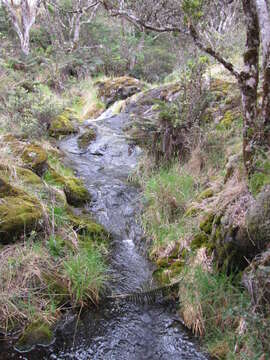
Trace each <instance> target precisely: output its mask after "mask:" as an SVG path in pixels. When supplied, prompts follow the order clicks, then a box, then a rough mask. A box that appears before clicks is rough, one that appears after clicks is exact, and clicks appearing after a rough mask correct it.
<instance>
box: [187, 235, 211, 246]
mask: <svg viewBox="0 0 270 360" xmlns="http://www.w3.org/2000/svg"><path fill="white" fill-rule="evenodd" d="M208 242H209V238H208V236H207V235H206V234H205V233H204V232H199V233H198V234H196V235H195V236H194V238H193V240H192V242H191V245H190V248H191V250H197V249H199V248H201V247H207V246H208Z"/></svg>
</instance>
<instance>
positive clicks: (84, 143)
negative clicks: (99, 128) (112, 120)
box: [77, 129, 96, 149]
mask: <svg viewBox="0 0 270 360" xmlns="http://www.w3.org/2000/svg"><path fill="white" fill-rule="evenodd" d="M95 139H96V132H95V130H94V129H88V130H87V131H86V132H84V133H83V134H81V135H80V136H79V137H78V140H77V141H78V145H79V147H80V148H82V149H85V148H87V147H88V146H89V144H90V143H91V141H93V140H95Z"/></svg>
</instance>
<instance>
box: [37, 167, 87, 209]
mask: <svg viewBox="0 0 270 360" xmlns="http://www.w3.org/2000/svg"><path fill="white" fill-rule="evenodd" d="M44 178H45V180H46V181H48V182H49V183H50V184H52V185H58V186H61V187H62V188H63V190H64V193H65V195H66V199H67V202H68V203H69V204H70V205H73V206H77V207H80V206H81V205H84V204H85V203H87V202H88V201H90V200H91V196H90V193H89V191H88V190H87V189H86V187H85V186H84V184H83V182H82V180H80V179H78V178H75V177H73V176H61V175H60V174H58V173H57V172H56V171H55V170H54V169H53V168H51V167H50V168H49V170H48V171H47V173H46V174H45V177H44Z"/></svg>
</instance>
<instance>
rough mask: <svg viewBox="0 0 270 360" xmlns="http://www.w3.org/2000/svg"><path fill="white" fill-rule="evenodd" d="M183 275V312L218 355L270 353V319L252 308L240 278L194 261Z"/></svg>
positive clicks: (243, 356)
mask: <svg viewBox="0 0 270 360" xmlns="http://www.w3.org/2000/svg"><path fill="white" fill-rule="evenodd" d="M182 276H183V277H182V282H181V286H180V290H179V297H180V301H181V315H182V316H183V319H184V321H185V324H186V325H187V326H188V327H189V328H190V329H191V330H192V331H193V332H194V333H195V334H196V335H198V336H200V337H204V344H205V347H206V349H207V351H209V352H210V354H211V355H212V356H214V358H215V359H243V360H244V359H260V358H261V357H262V356H263V354H266V353H269V351H270V348H269V332H267V330H266V329H267V327H269V326H270V319H269V318H268V319H264V320H263V318H262V317H261V315H260V314H258V313H255V312H254V311H253V310H252V304H251V300H250V297H249V295H248V294H247V292H246V290H244V289H243V288H242V287H241V284H240V283H239V282H238V281H237V279H235V278H234V277H230V276H227V275H226V274H222V273H220V274H217V273H215V272H212V273H211V272H209V271H206V270H205V269H204V268H203V267H202V266H198V265H197V266H192V264H189V266H187V267H185V271H184V272H183V274H182Z"/></svg>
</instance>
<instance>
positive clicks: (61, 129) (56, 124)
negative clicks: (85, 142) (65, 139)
mask: <svg viewBox="0 0 270 360" xmlns="http://www.w3.org/2000/svg"><path fill="white" fill-rule="evenodd" d="M77 121H78V119H76V118H75V117H74V114H73V113H72V112H71V111H68V110H66V111H64V112H63V113H62V114H61V115H58V116H57V117H56V118H55V119H53V120H52V122H51V124H50V128H49V134H50V136H53V137H56V138H58V137H59V136H65V135H70V134H75V133H77V132H78V129H77V128H76V126H75V125H74V122H77Z"/></svg>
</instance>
